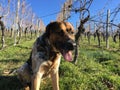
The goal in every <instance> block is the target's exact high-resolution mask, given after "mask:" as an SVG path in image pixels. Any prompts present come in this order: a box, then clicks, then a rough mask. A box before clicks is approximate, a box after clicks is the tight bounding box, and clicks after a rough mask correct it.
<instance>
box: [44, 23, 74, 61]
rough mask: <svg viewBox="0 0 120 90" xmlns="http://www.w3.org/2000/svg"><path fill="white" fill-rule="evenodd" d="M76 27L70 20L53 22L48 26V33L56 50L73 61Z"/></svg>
mask: <svg viewBox="0 0 120 90" xmlns="http://www.w3.org/2000/svg"><path fill="white" fill-rule="evenodd" d="M74 32H75V31H74V28H73V26H72V25H71V24H70V23H69V22H51V23H50V24H48V25H47V27H46V35H47V36H48V39H49V42H50V44H51V45H52V47H53V48H54V51H57V52H60V53H61V54H62V56H63V57H64V59H65V60H67V61H72V59H73V58H72V51H73V50H74V47H75V46H76V43H75V33H74Z"/></svg>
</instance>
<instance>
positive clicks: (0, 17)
mask: <svg viewBox="0 0 120 90" xmlns="http://www.w3.org/2000/svg"><path fill="white" fill-rule="evenodd" d="M9 9H10V0H8V10H7V13H6V14H4V15H2V16H0V26H1V30H2V37H1V40H2V47H1V49H3V48H4V47H5V25H4V22H3V21H2V20H1V19H2V18H4V17H6V16H8V14H9ZM3 12H4V11H3Z"/></svg>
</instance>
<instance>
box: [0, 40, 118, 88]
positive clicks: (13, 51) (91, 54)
mask: <svg viewBox="0 0 120 90" xmlns="http://www.w3.org/2000/svg"><path fill="white" fill-rule="evenodd" d="M33 42H34V39H32V40H24V39H23V40H22V41H21V44H19V45H16V46H13V41H12V40H11V39H9V38H8V39H7V41H6V43H7V45H8V46H7V47H6V48H4V50H1V51H0V90H22V88H21V85H20V82H19V80H18V79H17V77H16V74H13V75H8V74H5V72H6V71H9V70H12V69H16V68H18V67H20V66H21V65H22V64H23V63H24V62H25V61H26V60H27V59H28V58H29V55H30V51H31V47H32V44H33ZM110 42H112V40H111V39H110ZM118 46H119V45H118V43H117V44H115V43H113V42H112V43H110V49H105V43H104V42H102V44H101V47H97V41H95V42H94V40H92V41H91V44H90V45H88V42H87V40H86V39H84V40H81V42H80V52H79V53H80V54H79V57H78V62H77V65H74V64H72V63H69V62H66V61H64V60H63V59H62V61H61V65H60V68H59V69H60V72H59V75H60V90H120V49H119V48H118ZM51 89H52V86H51V80H50V79H48V78H46V79H44V80H43V81H42V84H41V89H40V90H51Z"/></svg>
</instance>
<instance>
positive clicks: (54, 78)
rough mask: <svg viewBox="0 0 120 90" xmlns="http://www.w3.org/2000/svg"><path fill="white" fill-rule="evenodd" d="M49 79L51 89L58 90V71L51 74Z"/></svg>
mask: <svg viewBox="0 0 120 90" xmlns="http://www.w3.org/2000/svg"><path fill="white" fill-rule="evenodd" d="M51 79H52V87H53V90H59V75H58V70H57V71H54V70H53V71H52V72H51Z"/></svg>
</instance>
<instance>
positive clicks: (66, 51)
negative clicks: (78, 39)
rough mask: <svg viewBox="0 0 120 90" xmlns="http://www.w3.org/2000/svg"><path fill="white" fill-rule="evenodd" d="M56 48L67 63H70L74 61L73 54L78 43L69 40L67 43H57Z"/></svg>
mask: <svg viewBox="0 0 120 90" xmlns="http://www.w3.org/2000/svg"><path fill="white" fill-rule="evenodd" d="M56 46H57V47H58V49H59V50H60V53H61V54H62V56H63V57H64V59H65V60H66V61H69V62H70V61H73V54H72V52H73V50H74V48H75V46H76V43H75V42H74V41H71V40H69V41H68V42H66V43H61V42H57V43H56Z"/></svg>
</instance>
